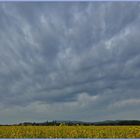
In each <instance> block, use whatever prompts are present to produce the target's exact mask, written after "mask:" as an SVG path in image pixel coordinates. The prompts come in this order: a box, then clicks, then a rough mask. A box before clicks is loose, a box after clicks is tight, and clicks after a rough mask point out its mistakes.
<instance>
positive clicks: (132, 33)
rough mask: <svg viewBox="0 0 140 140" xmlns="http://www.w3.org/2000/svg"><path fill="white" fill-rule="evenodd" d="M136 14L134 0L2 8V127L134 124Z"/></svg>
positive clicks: (139, 97)
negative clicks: (104, 122)
mask: <svg viewBox="0 0 140 140" xmlns="http://www.w3.org/2000/svg"><path fill="white" fill-rule="evenodd" d="M139 13H140V4H139V2H84V3H82V2H68V3H67V2H34V3H33V2H29V3H26V2H22V3H19V2H15V3H10V2H9V3H1V4H0V21H1V22H0V111H1V114H2V115H1V123H12V122H16V121H18V122H20V121H44V120H53V119H65V120H67V119H68V120H70V119H73V120H86V121H96V120H105V119H125V117H124V116H125V115H127V116H128V117H127V119H138V118H139V117H140V113H139V112H138V108H139V105H140V94H139V91H140V88H139V83H140V80H139V77H140V72H139V68H140V61H139V60H140V46H139V44H140V40H139V36H140V32H139V30H140V26H139V22H140V14H139ZM124 110H125V111H124ZM136 112H137V113H136ZM5 116H9V117H8V118H6V117H5Z"/></svg>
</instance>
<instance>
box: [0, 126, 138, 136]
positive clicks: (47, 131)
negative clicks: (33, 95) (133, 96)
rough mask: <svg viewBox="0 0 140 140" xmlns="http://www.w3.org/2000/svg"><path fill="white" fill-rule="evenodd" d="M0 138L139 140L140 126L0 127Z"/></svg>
mask: <svg viewBox="0 0 140 140" xmlns="http://www.w3.org/2000/svg"><path fill="white" fill-rule="evenodd" d="M0 138H140V126H0Z"/></svg>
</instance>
